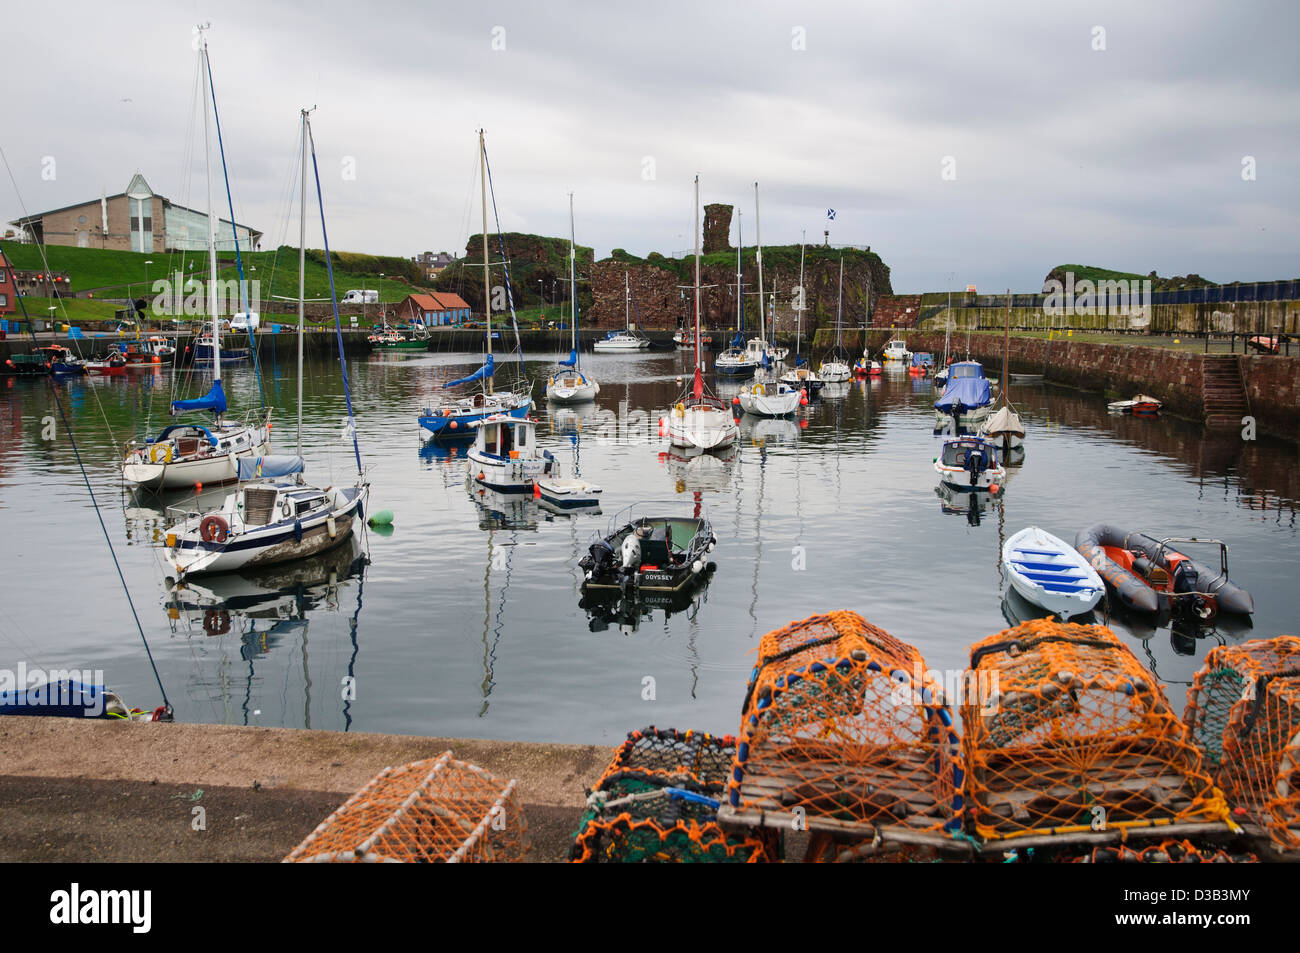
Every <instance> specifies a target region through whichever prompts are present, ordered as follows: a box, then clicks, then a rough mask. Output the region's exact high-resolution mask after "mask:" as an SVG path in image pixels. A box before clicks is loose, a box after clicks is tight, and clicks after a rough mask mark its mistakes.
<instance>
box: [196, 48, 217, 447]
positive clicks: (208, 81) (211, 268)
mask: <svg viewBox="0 0 1300 953" xmlns="http://www.w3.org/2000/svg"><path fill="white" fill-rule="evenodd" d="M203 29H204V28H203V27H200V31H202V30H203ZM211 69H212V67H211V66H210V65H209V64H208V41H207V38H206V37H204V40H203V84H204V86H205V87H206V88H207V95H206V96H204V97H203V160H204V161H203V169H204V175H205V177H206V179H207V186H208V295H207V298H208V307H209V309H210V310H211V312H212V380H213V381H214V382H216V383H218V384H220V383H221V318H220V316H219V315H218V314H217V223H216V222H215V221H213V219H212V147H211V145H210V143H209V139H210V137H211V131H210V128H209V127H210V126H211V120H210V118H209V114H208V107H209V105H210V104H211V102H212V72H211ZM217 422H218V423H220V422H221V415H220V414H218V415H217Z"/></svg>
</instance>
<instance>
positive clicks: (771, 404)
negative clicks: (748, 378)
mask: <svg viewBox="0 0 1300 953" xmlns="http://www.w3.org/2000/svg"><path fill="white" fill-rule="evenodd" d="M736 402H737V403H739V404H740V408H741V410H743V411H744V412H745V413H747V414H753V415H754V416H755V417H788V416H789V415H790V414H793V413H794V412H795V411H797V410H798V409H799V405H800V404H806V403H807V402H808V398H807V396H806V395H805V394H804V393H803V391H800V390H795V389H794V388H793V387H791V386H790V385H789V384H786V383H785V382H783V381H756V382H755V383H753V384H751V385H749V386H747V387H744V388H742V389H741V391H740V395H739V396H738V397H736Z"/></svg>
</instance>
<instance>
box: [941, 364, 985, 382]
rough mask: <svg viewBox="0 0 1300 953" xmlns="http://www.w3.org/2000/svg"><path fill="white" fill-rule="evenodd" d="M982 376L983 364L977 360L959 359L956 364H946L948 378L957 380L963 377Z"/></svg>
mask: <svg viewBox="0 0 1300 953" xmlns="http://www.w3.org/2000/svg"><path fill="white" fill-rule="evenodd" d="M983 376H984V365H983V364H980V363H979V362H978V361H961V362H960V363H957V364H950V365H949V366H948V380H950V381H958V380H962V379H963V378H968V377H969V378H979V377H983Z"/></svg>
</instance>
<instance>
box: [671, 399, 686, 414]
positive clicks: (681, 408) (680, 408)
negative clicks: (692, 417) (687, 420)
mask: <svg viewBox="0 0 1300 953" xmlns="http://www.w3.org/2000/svg"><path fill="white" fill-rule="evenodd" d="M673 412H674V413H675V414H677V416H678V417H684V416H686V404H684V403H682V402H681V401H678V402H677V406H676V407H674V408H673Z"/></svg>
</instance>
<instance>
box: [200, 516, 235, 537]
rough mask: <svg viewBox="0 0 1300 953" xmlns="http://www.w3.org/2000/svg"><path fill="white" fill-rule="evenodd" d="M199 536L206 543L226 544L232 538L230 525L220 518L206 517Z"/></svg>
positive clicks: (201, 524)
mask: <svg viewBox="0 0 1300 953" xmlns="http://www.w3.org/2000/svg"><path fill="white" fill-rule="evenodd" d="M199 536H200V537H201V538H202V539H203V541H204V542H205V543H224V542H225V541H226V539H227V538H228V537H229V536H230V524H229V523H227V522H226V521H225V520H224V519H222V518H221V517H220V516H205V517H203V521H202V522H200V523H199Z"/></svg>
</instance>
